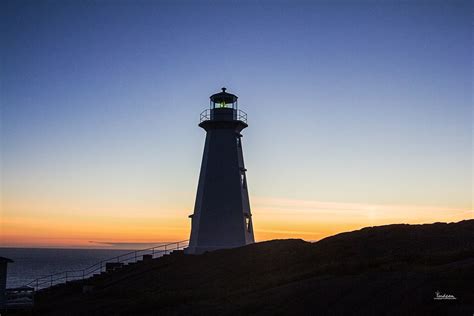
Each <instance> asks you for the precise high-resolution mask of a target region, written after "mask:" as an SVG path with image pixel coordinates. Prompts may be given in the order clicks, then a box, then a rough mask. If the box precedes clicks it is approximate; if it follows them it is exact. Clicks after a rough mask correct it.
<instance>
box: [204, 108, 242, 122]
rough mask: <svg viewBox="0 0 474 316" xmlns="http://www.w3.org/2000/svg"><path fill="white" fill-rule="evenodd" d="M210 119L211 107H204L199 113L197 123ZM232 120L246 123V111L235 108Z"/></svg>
mask: <svg viewBox="0 0 474 316" xmlns="http://www.w3.org/2000/svg"><path fill="white" fill-rule="evenodd" d="M211 119H212V117H211V109H205V110H204V111H202V112H201V115H200V117H199V123H202V122H204V121H210V120H211ZM234 120H237V121H242V122H244V123H245V124H247V113H245V112H244V111H242V110H235V113H234Z"/></svg>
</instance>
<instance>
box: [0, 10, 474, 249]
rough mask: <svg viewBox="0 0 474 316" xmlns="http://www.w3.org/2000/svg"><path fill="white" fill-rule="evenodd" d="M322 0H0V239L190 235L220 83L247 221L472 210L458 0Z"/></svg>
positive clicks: (460, 214)
mask: <svg viewBox="0 0 474 316" xmlns="http://www.w3.org/2000/svg"><path fill="white" fill-rule="evenodd" d="M198 2H199V1H198ZM335 2H336V4H334V5H328V4H325V3H326V2H322V3H319V2H318V1H314V3H313V1H308V2H301V3H300V5H299V6H295V5H292V1H277V2H272V1H263V2H260V1H258V2H257V1H256V2H252V1H249V2H246V1H244V2H243V3H242V5H239V6H236V5H234V4H233V2H226V1H224V2H219V3H217V2H216V3H214V2H199V4H195V3H194V2H180V1H179V2H177V3H175V2H173V1H170V2H167V1H138V2H137V4H136V5H135V6H132V5H131V3H132V2H129V1H123V2H122V1H118V2H117V1H91V2H89V1H68V2H67V3H66V4H64V5H59V3H60V1H59V2H56V1H51V2H50V1H38V2H36V1H31V2H28V1H26V2H21V1H20V2H18V3H16V2H13V1H12V2H8V3H7V4H6V5H5V10H2V11H3V12H2V13H1V14H2V18H1V21H2V22H1V23H2V30H3V32H2V42H1V45H2V47H1V49H2V61H1V66H2V67H1V68H2V70H1V74H0V76H1V87H0V88H1V99H0V102H1V113H0V115H1V122H0V123H1V134H0V145H1V157H0V158H1V161H0V163H1V183H0V185H1V196H0V198H1V205H0V206H1V210H0V246H2V247H66V248H67V247H94V248H117V247H134V248H142V247H144V246H145V245H148V244H153V243H159V242H167V241H169V242H171V241H178V240H185V239H188V238H189V233H190V219H189V218H188V216H189V215H190V214H192V213H193V208H194V202H195V196H196V188H197V181H198V177H199V170H200V166H201V159H202V151H203V148H204V137H205V135H204V132H203V131H202V130H201V129H200V128H199V127H198V123H199V114H200V113H201V111H202V110H204V109H206V108H208V106H209V96H210V95H211V94H212V93H214V92H215V91H217V90H218V89H220V87H222V86H227V87H228V88H229V91H231V90H232V91H233V92H235V93H236V94H237V95H238V96H239V109H240V108H241V109H243V110H245V112H247V113H248V123H249V127H248V128H247V129H246V130H245V131H244V132H243V134H244V137H243V139H242V143H243V151H244V157H245V166H246V168H248V172H247V174H246V177H247V178H246V179H247V180H248V187H249V194H250V203H251V208H252V216H253V217H252V219H253V223H254V231H255V238H256V239H257V241H263V240H269V239H275V238H302V239H305V240H311V241H313V240H319V239H321V238H324V237H326V236H330V235H333V234H337V233H340V232H344V231H350V230H355V229H360V228H362V227H366V226H375V225H385V224H395V223H410V224H415V223H433V222H456V221H461V220H463V219H472V218H474V213H473V206H472V196H473V193H472V192H473V191H472V189H473V187H472V175H473V173H472V67H468V66H467V65H472V35H471V28H472V25H471V24H472V15H471V14H470V11H471V10H470V9H469V8H466V7H468V6H469V5H468V4H465V5H464V4H463V5H461V4H460V5H456V4H450V3H449V2H447V1H446V2H440V3H438V2H436V1H434V3H431V2H417V1H414V2H413V3H411V2H404V1H401V2H399V3H395V2H394V3H391V2H390V1H389V2H387V3H385V1H381V2H380V3H378V4H377V5H374V4H373V2H372V1H367V2H361V3H359V4H357V5H355V4H351V2H350V1H342V2H338V1H335ZM328 3H329V2H328ZM466 3H467V2H466ZM223 10H225V11H226V12H227V13H226V17H227V19H228V23H220V21H219V19H216V17H218V16H220V15H221V14H222V11H223ZM419 17H423V18H422V19H420V18H419ZM256 30H258V31H256ZM222 39H226V40H224V41H223V40H222ZM122 243H126V245H125V246H124V244H122Z"/></svg>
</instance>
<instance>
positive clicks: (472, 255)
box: [34, 220, 474, 316]
mask: <svg viewBox="0 0 474 316" xmlns="http://www.w3.org/2000/svg"><path fill="white" fill-rule="evenodd" d="M86 282H87V284H88V285H90V286H93V290H92V291H90V292H87V293H83V284H82V281H81V282H73V283H68V284H66V285H63V286H59V287H55V288H52V289H49V290H45V291H42V292H40V293H38V294H37V296H36V306H35V309H34V313H35V314H38V315H43V314H44V315H49V314H51V315H53V314H54V315H142V314H143V315H241V314H244V315H249V314H264V315H433V314H440V315H469V316H470V315H473V313H474V220H467V221H462V222H459V223H450V224H445V223H435V224H426V225H387V226H380V227H369V228H364V229H361V230H358V231H354V232H349V233H342V234H338V235H335V236H332V237H328V238H325V239H323V240H321V241H319V242H316V243H308V242H305V241H302V240H296V239H289V240H273V241H268V242H262V243H257V244H253V245H249V246H245V247H242V248H237V249H229V250H219V251H215V252H211V253H206V254H203V255H199V256H186V255H183V254H182V253H176V254H173V255H169V256H166V257H162V258H159V259H155V260H152V261H151V262H143V263H139V264H135V265H133V266H126V267H124V268H123V269H122V270H119V271H115V272H112V273H108V274H103V275H101V276H98V277H95V278H92V279H89V280H87V281H86ZM437 291H438V292H439V293H440V294H450V295H454V296H455V297H456V300H434V297H435V295H436V294H435V292H437Z"/></svg>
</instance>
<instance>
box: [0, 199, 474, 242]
mask: <svg viewBox="0 0 474 316" xmlns="http://www.w3.org/2000/svg"><path fill="white" fill-rule="evenodd" d="M47 202H49V203H47ZM252 202H253V203H252V206H253V218H254V228H255V237H256V240H257V241H264V240H270V239H285V238H301V239H304V240H308V241H316V240H320V239H322V238H324V237H327V236H331V235H334V234H337V233H340V232H345V231H351V230H356V229H360V228H362V227H367V226H378V225H386V224H395V223H408V224H420V223H432V222H457V221H461V220H464V219H472V218H474V212H473V211H472V210H470V209H450V208H440V207H430V206H419V205H375V204H360V203H334V202H320V201H307V200H292V199H278V198H253V199H252ZM43 203H45V204H41V203H39V204H34V203H25V202H23V203H19V202H13V201H8V203H7V202H5V201H4V203H3V213H2V214H3V215H2V222H1V244H0V246H4V247H64V248H66V247H80V248H117V245H120V243H127V246H128V247H132V248H146V247H145V246H144V245H145V244H147V245H149V244H154V243H160V242H173V241H179V240H185V239H188V237H189V229H190V223H189V219H188V217H187V216H188V215H189V214H188V213H189V211H183V210H185V209H186V207H184V206H183V205H177V206H175V207H171V206H169V207H167V208H163V209H160V208H156V207H149V206H148V207H144V206H141V207H140V208H139V207H138V206H136V207H132V205H129V206H121V207H119V206H118V205H109V206H108V207H102V206H101V207H97V208H92V207H91V206H90V205H89V206H88V207H87V209H88V210H89V211H87V212H86V211H81V210H80V209H79V210H77V211H75V212H71V211H69V212H67V211H66V210H67V209H68V206H67V203H59V202H56V203H54V204H50V201H43ZM52 205H55V208H54V209H55V211H49V210H51V209H53V207H52ZM137 209H140V211H136V210H137ZM37 214H42V215H41V216H39V215H37ZM130 244H131V245H132V246H130Z"/></svg>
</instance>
